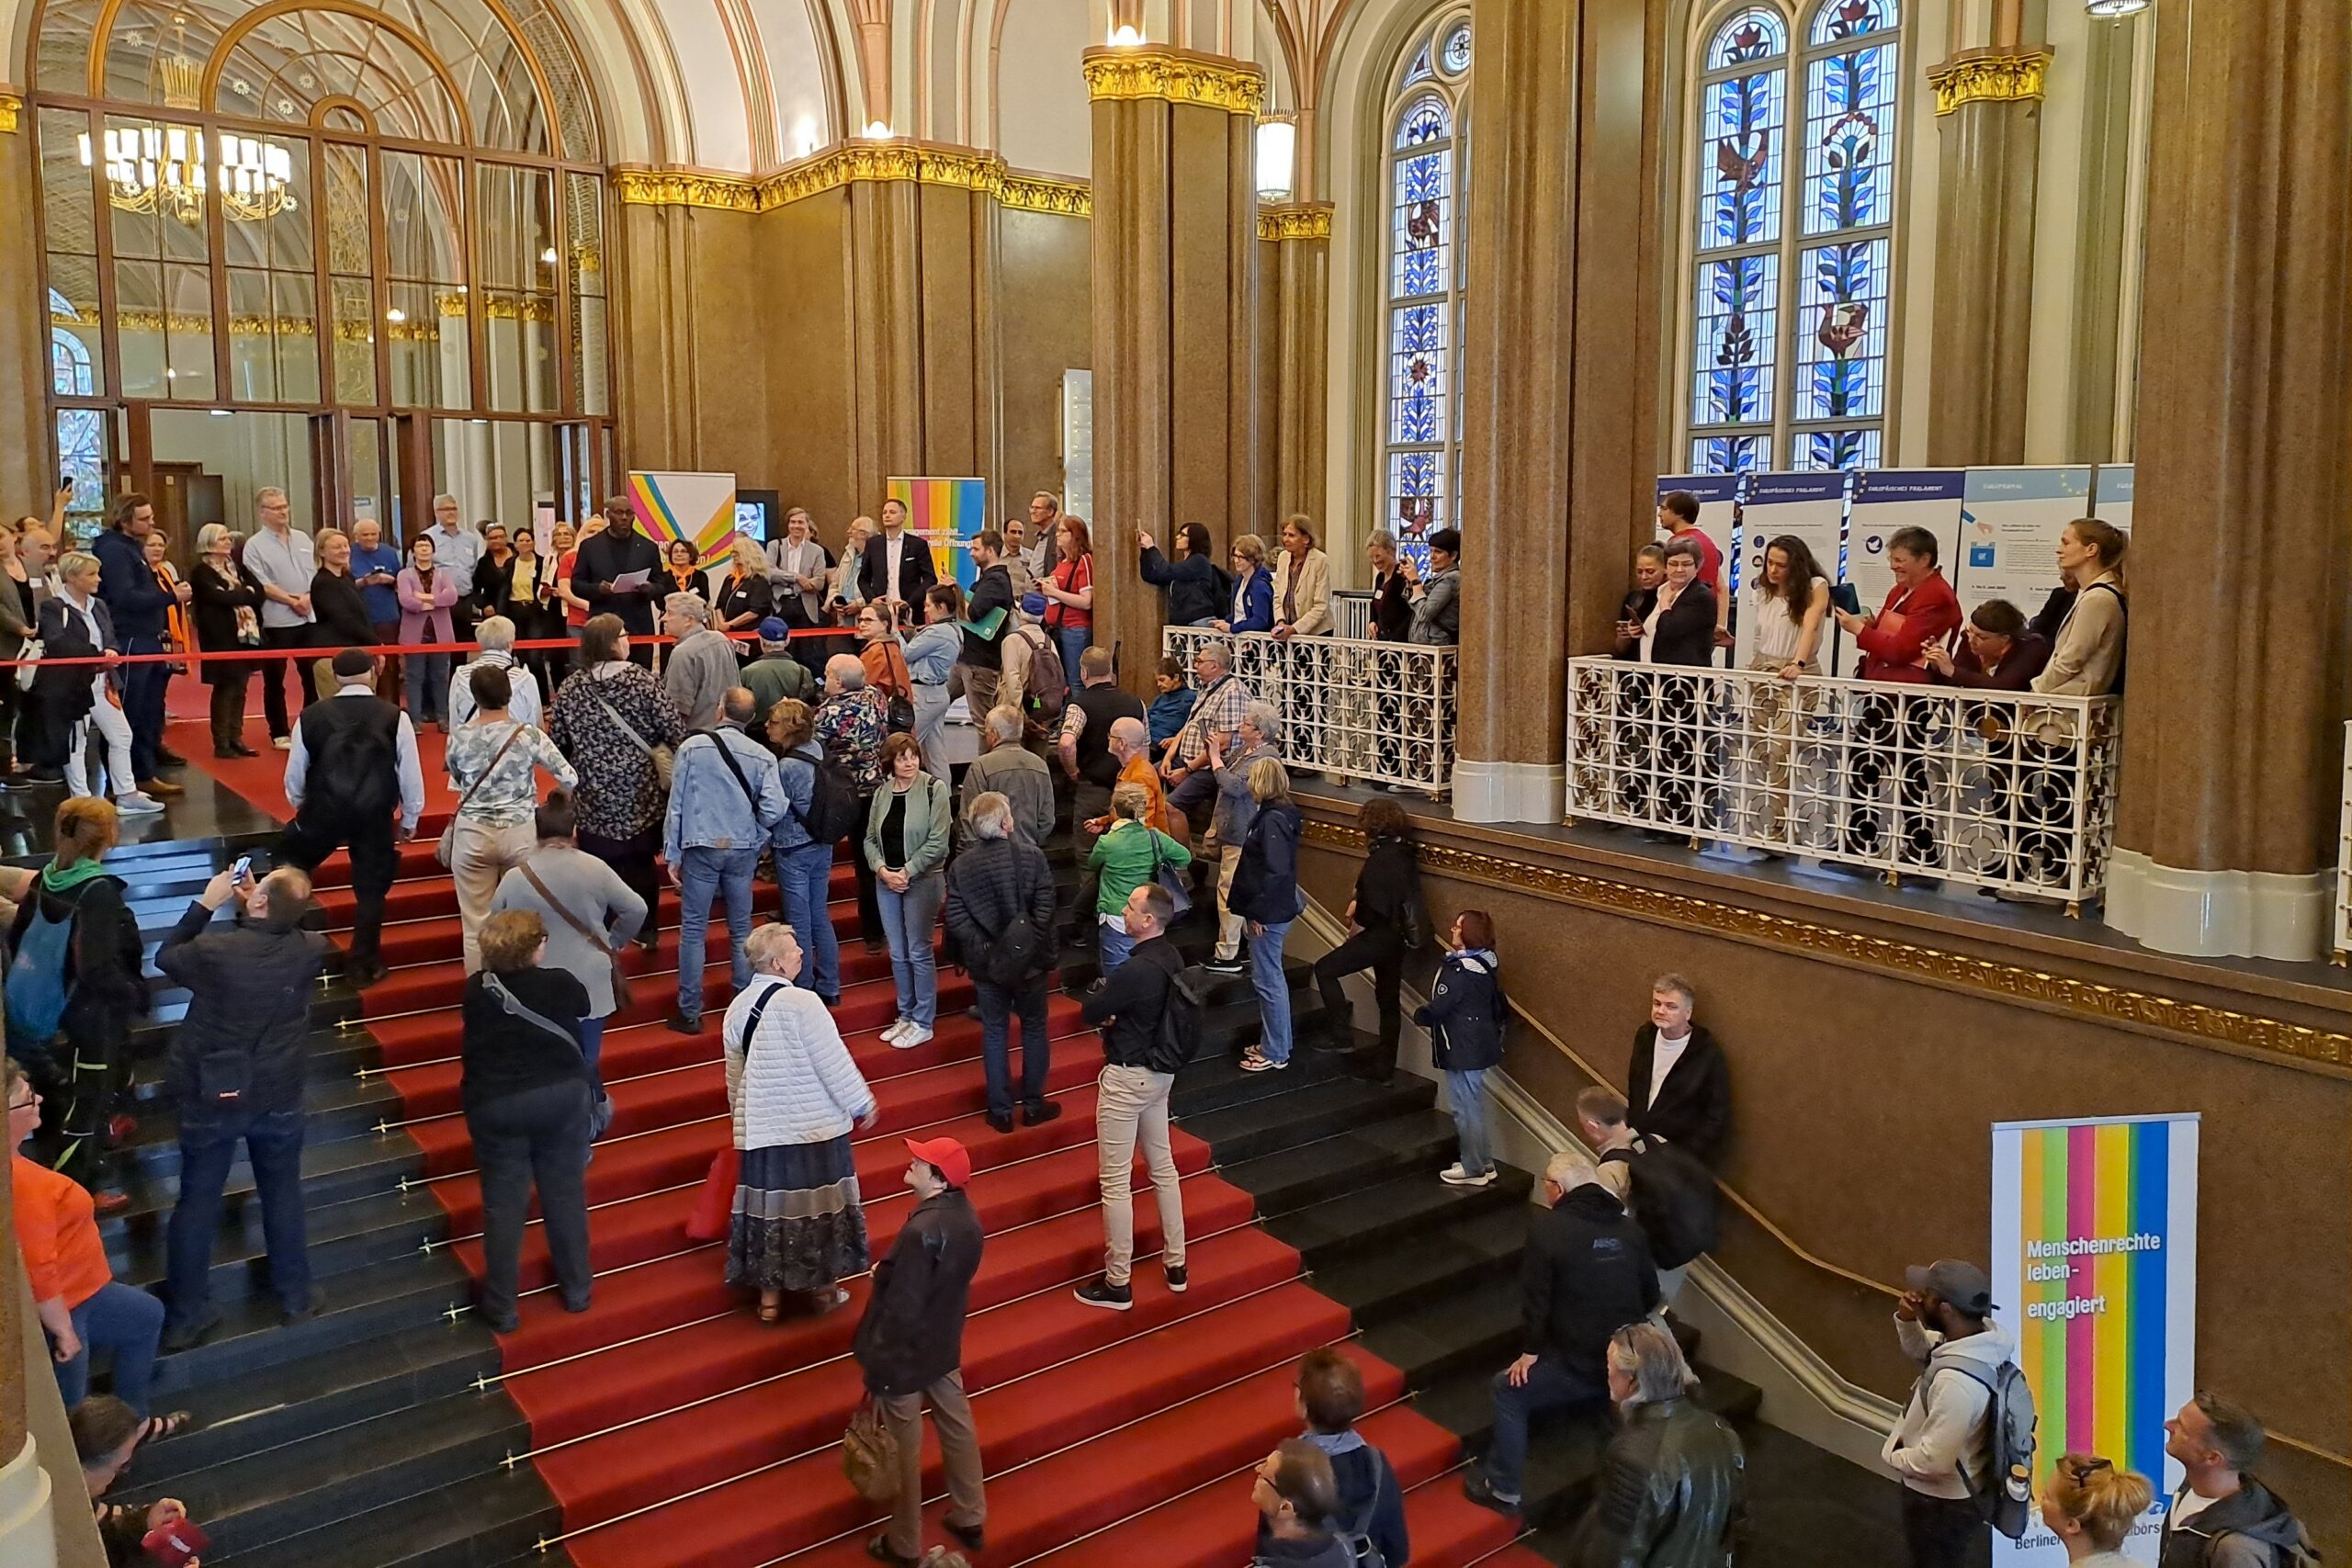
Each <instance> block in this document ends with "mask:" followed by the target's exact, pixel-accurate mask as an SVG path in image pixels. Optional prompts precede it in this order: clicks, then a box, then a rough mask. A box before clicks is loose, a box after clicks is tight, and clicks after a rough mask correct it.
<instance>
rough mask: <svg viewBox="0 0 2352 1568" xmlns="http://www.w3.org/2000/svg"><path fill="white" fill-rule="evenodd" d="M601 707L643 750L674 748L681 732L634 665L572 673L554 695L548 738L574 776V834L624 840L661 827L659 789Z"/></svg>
mask: <svg viewBox="0 0 2352 1568" xmlns="http://www.w3.org/2000/svg"><path fill="white" fill-rule="evenodd" d="M607 705H609V706H610V707H611V708H612V710H613V712H614V713H617V714H619V715H620V716H621V718H622V720H623V721H624V722H626V723H627V725H628V728H629V729H631V730H633V731H634V732H635V733H636V735H637V737H638V739H639V740H642V741H644V742H645V745H646V746H675V745H676V744H677V743H678V742H679V741H680V740H681V739H684V731H683V730H681V729H680V728H679V726H678V713H677V710H676V709H675V708H673V707H672V706H671V705H670V700H669V699H668V698H667V697H665V696H663V695H662V687H661V684H660V683H659V682H656V681H655V680H654V679H653V675H652V672H651V671H648V670H642V669H639V667H638V666H636V665H634V664H626V663H609V664H600V665H598V666H597V667H596V668H595V669H594V670H580V671H573V672H572V673H571V675H570V676H569V677H567V678H566V679H565V681H564V682H563V687H562V689H561V690H560V691H559V692H557V693H556V695H555V704H554V705H553V706H552V707H550V708H549V709H548V734H549V735H551V736H552V737H554V739H555V743H556V746H557V748H558V749H559V750H561V751H562V752H563V754H564V755H565V756H567V757H569V758H571V761H572V763H573V765H574V766H576V767H577V768H578V769H579V770H580V781H581V784H580V802H579V808H580V830H581V831H582V832H583V833H589V834H593V835H594V836H595V837H597V838H600V839H629V838H634V837H636V836H637V835H638V834H639V833H642V832H644V831H645V830H646V829H649V828H650V827H652V826H653V825H654V824H655V823H656V822H658V821H660V820H661V818H662V784H661V781H660V780H659V779H657V778H656V777H655V776H654V773H653V761H652V759H651V758H650V757H649V756H647V755H646V752H645V749H644V747H643V746H639V744H638V741H637V740H632V739H629V737H628V735H626V734H624V733H622V731H621V729H620V728H619V727H617V726H616V725H615V724H614V722H613V715H612V714H611V713H607V712H605V707H606V706H607Z"/></svg>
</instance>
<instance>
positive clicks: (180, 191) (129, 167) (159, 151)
mask: <svg viewBox="0 0 2352 1568" xmlns="http://www.w3.org/2000/svg"><path fill="white" fill-rule="evenodd" d="M76 140H77V141H79V143H80V146H81V153H82V165H83V167H85V168H87V167H89V166H90V165H91V164H94V163H96V162H97V160H98V158H99V156H100V155H101V154H103V156H104V159H105V168H106V175H107V197H108V199H109V200H111V201H112V202H113V203H114V205H115V206H117V207H119V208H121V209H124V210H125V211H128V212H155V213H161V214H163V215H164V216H165V217H169V218H176V219H178V220H180V221H181V222H183V223H200V222H202V221H203V220H204V198H205V196H206V193H207V192H208V191H209V192H211V193H213V194H215V195H218V196H219V197H220V206H221V209H222V210H223V211H225V212H227V213H228V215H229V216H230V217H231V218H232V219H235V220H241V221H254V220H260V219H264V218H273V217H276V216H277V214H278V213H280V212H287V211H291V210H292V209H294V207H295V205H296V201H295V196H294V191H293V188H292V186H293V177H294V161H293V158H292V156H291V155H290V154H289V153H288V152H287V151H286V149H285V148H283V147H281V146H279V145H278V144H277V142H275V141H262V140H260V139H259V138H256V137H252V136H239V135H235V134H233V133H232V134H230V135H226V136H223V137H221V138H220V144H219V156H218V158H217V159H215V158H212V157H209V156H208V154H207V149H206V143H205V139H204V132H203V131H201V130H195V129H193V128H191V127H188V126H182V125H145V126H133V127H128V128H110V129H109V130H107V133H106V140H105V141H104V142H103V143H102V144H100V145H96V146H94V145H93V144H92V142H91V140H90V136H89V133H88V132H86V131H85V132H84V133H83V134H82V135H81V136H80V137H78V138H77V139H76Z"/></svg>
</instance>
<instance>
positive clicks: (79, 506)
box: [57, 388, 107, 516]
mask: <svg viewBox="0 0 2352 1568" xmlns="http://www.w3.org/2000/svg"><path fill="white" fill-rule="evenodd" d="M59 390H61V391H62V390H63V389H62V388H60V389H59ZM57 468H58V472H59V473H61V474H62V475H63V476H64V477H65V478H66V479H71V480H73V481H74V499H73V501H72V502H70V503H69V507H70V510H71V511H72V512H73V513H74V514H76V515H78V514H81V513H89V514H90V515H92V516H96V514H97V513H98V512H99V511H100V509H101V508H103V507H104V506H105V505H106V494H107V416H106V414H105V413H104V412H101V411H100V410H97V409H59V410H58V411H57Z"/></svg>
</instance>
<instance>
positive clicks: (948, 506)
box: [882, 475, 990, 588]
mask: <svg viewBox="0 0 2352 1568" xmlns="http://www.w3.org/2000/svg"><path fill="white" fill-rule="evenodd" d="M882 494H883V498H884V499H885V500H888V501H895V502H899V504H900V505H902V506H904V507H905V508H906V509H907V526H908V527H909V528H911V529H912V530H914V532H915V533H916V534H917V535H918V536H920V537H922V539H923V541H924V542H925V543H927V544H929V545H930V546H931V564H932V566H933V569H934V570H936V571H937V572H938V574H939V581H942V582H953V583H955V584H956V585H957V586H959V587H962V588H969V587H971V586H972V577H973V571H972V550H971V545H972V536H974V535H976V534H978V533H979V532H980V531H981V530H982V529H984V528H987V527H989V526H990V525H989V485H988V481H987V480H986V479H923V478H918V477H913V476H908V475H899V476H894V477H892V478H889V479H885V480H883V481H882Z"/></svg>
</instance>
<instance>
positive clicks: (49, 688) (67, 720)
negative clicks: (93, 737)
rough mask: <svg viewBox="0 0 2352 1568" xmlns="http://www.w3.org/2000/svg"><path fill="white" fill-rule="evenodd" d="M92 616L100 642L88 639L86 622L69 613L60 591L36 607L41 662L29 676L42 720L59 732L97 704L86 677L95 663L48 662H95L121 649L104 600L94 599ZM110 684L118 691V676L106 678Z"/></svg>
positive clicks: (112, 617)
mask: <svg viewBox="0 0 2352 1568" xmlns="http://www.w3.org/2000/svg"><path fill="white" fill-rule="evenodd" d="M90 614H91V615H93V616H95V617H96V620H97V623H98V640H97V641H96V642H93V641H91V640H90V626H89V622H87V621H85V620H84V619H83V618H82V617H81V616H80V615H77V614H75V613H74V611H73V610H72V609H70V608H69V607H68V605H67V604H66V601H65V595H64V594H62V593H57V594H52V595H51V597H50V600H49V602H48V603H47V604H43V605H42V606H41V607H40V642H41V654H42V662H41V665H40V669H39V670H38V671H36V672H35V673H34V675H33V695H34V696H35V697H36V698H38V699H39V700H40V710H41V716H42V717H43V718H45V719H46V720H47V721H48V722H49V723H50V724H51V725H54V726H55V727H57V730H58V733H59V734H60V735H61V736H62V734H63V732H64V731H65V730H66V729H67V728H70V727H72V726H73V725H75V724H78V723H80V722H81V720H82V716H83V715H85V714H86V713H88V712H89V711H90V709H91V707H92V705H94V704H95V702H96V697H95V696H94V695H93V694H92V691H91V685H90V676H91V675H92V674H93V673H94V672H95V671H96V670H97V668H98V667H97V666H96V665H95V664H51V663H50V662H48V660H52V659H96V657H97V656H98V655H99V654H102V653H104V652H106V651H107V649H113V650H115V651H116V652H118V653H119V652H120V651H121V650H122V641H121V639H120V638H119V637H116V636H115V635H114V616H113V615H112V613H111V612H109V611H108V610H107V602H106V601H105V600H103V599H99V598H96V597H93V598H92V599H91V600H90ZM108 683H109V684H111V685H113V686H114V687H115V688H116V689H117V690H119V689H120V688H121V685H122V682H121V678H120V676H119V675H116V676H110V677H108Z"/></svg>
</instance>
